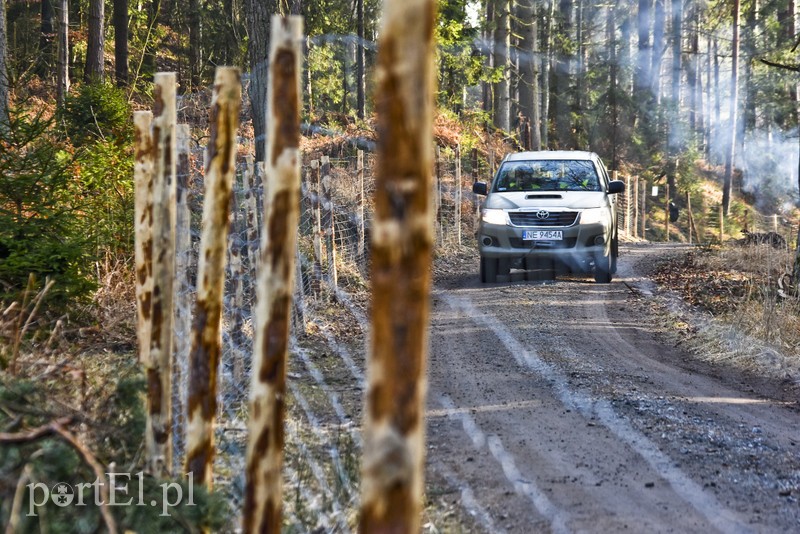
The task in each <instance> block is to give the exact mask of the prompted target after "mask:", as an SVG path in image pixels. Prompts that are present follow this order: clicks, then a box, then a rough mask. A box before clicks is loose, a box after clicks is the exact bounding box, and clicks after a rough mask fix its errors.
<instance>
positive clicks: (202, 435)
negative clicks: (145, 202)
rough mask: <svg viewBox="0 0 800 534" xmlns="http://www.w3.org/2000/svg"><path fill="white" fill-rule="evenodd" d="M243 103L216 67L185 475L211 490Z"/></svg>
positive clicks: (227, 72) (229, 72) (236, 83)
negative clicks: (230, 229)
mask: <svg viewBox="0 0 800 534" xmlns="http://www.w3.org/2000/svg"><path fill="white" fill-rule="evenodd" d="M241 101H242V86H241V75H240V74H239V69H237V68H234V67H217V70H216V75H215V79H214V95H213V97H212V101H211V120H210V122H211V138H210V140H209V143H208V151H209V164H208V168H207V169H206V181H205V200H204V203H203V230H202V234H201V236H200V256H199V259H198V264H197V300H196V302H195V308H194V324H193V325H192V349H191V353H190V355H189V398H188V402H187V404H188V413H187V416H188V424H187V426H186V430H187V432H186V438H187V439H186V463H185V466H184V468H185V470H186V472H187V473H191V474H192V475H193V476H194V479H193V480H194V482H195V483H196V484H205V485H206V486H207V487H208V488H211V485H212V476H211V465H212V461H213V458H214V417H215V416H216V413H217V368H218V367H219V358H220V321H221V318H222V297H223V291H224V287H225V253H226V249H227V247H226V243H227V240H228V225H229V220H230V205H231V197H232V192H233V177H234V175H235V174H236V132H237V130H238V128H239V110H240V108H241Z"/></svg>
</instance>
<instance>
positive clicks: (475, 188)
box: [472, 182, 489, 196]
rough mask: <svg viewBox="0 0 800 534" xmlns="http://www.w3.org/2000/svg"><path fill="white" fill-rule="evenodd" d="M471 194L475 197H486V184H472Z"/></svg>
mask: <svg viewBox="0 0 800 534" xmlns="http://www.w3.org/2000/svg"><path fill="white" fill-rule="evenodd" d="M472 192H473V193H475V194H476V195H483V196H486V195H488V194H489V193H488V192H487V188H486V182H475V183H474V184H472Z"/></svg>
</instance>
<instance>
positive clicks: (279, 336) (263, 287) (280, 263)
mask: <svg viewBox="0 0 800 534" xmlns="http://www.w3.org/2000/svg"><path fill="white" fill-rule="evenodd" d="M302 25H303V20H302V18H301V17H297V16H290V17H286V18H281V17H279V16H275V17H273V18H272V22H271V32H272V35H271V46H270V56H269V58H270V62H269V65H270V72H269V81H270V86H271V87H270V91H269V100H268V102H267V106H268V108H267V109H268V111H269V121H268V123H267V127H268V129H269V130H268V137H267V142H266V143H265V145H266V146H265V151H266V156H267V157H266V160H265V167H266V171H265V175H266V180H265V183H264V190H265V194H264V232H263V236H264V237H263V238H262V248H261V259H260V260H259V262H258V264H259V273H258V287H257V298H258V304H257V306H258V309H257V311H256V324H255V326H254V330H255V340H254V343H253V371H252V378H251V380H252V383H251V387H250V409H249V412H250V422H249V425H248V431H249V432H248V442H247V457H246V471H245V475H246V486H245V492H244V493H245V502H244V512H243V516H242V527H243V528H242V531H243V532H276V533H277V532H280V531H281V523H282V521H281V505H282V503H283V499H282V495H283V488H282V466H283V441H284V439H283V438H284V422H283V419H284V412H285V398H286V365H287V362H286V360H287V357H288V351H289V325H290V323H291V304H292V294H293V292H294V276H295V265H294V262H295V251H296V246H297V230H298V222H299V213H298V211H299V204H300V111H301V109H302V102H301V90H300V77H301V76H302V55H303V54H302V32H303V29H302Z"/></svg>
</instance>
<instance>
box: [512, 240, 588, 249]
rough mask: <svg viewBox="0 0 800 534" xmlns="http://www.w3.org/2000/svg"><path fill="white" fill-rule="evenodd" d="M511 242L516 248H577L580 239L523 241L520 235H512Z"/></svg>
mask: <svg viewBox="0 0 800 534" xmlns="http://www.w3.org/2000/svg"><path fill="white" fill-rule="evenodd" d="M509 242H510V244H511V246H512V247H514V248H539V249H542V248H550V249H553V248H575V245H576V244H577V242H578V239H577V238H575V237H569V238H567V239H563V240H561V241H523V240H522V239H520V238H519V237H512V238H510V239H509Z"/></svg>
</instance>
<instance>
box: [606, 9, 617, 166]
mask: <svg viewBox="0 0 800 534" xmlns="http://www.w3.org/2000/svg"><path fill="white" fill-rule="evenodd" d="M616 13H617V9H616V5H609V6H606V40H607V41H608V67H609V72H608V105H609V107H610V108H611V169H612V170H617V169H618V168H619V162H618V161H617V128H618V124H619V109H618V105H617V91H618V89H619V88H618V85H619V84H618V80H617V69H618V65H617V44H618V43H617V28H616V20H615V19H616Z"/></svg>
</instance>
